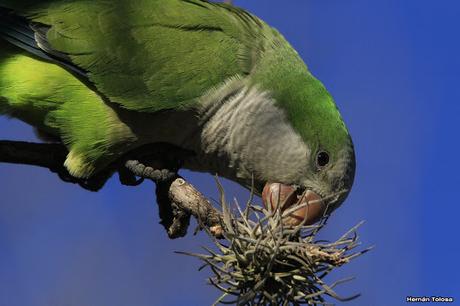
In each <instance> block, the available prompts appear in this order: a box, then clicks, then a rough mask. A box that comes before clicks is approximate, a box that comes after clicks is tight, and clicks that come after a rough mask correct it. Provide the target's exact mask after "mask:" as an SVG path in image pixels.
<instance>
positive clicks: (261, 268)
mask: <svg viewBox="0 0 460 306" xmlns="http://www.w3.org/2000/svg"><path fill="white" fill-rule="evenodd" d="M218 187H219V190H220V205H221V207H222V238H223V239H222V240H218V239H216V238H215V232H214V231H212V230H210V229H207V228H205V230H206V232H207V233H208V235H209V236H210V237H211V239H212V241H213V242H214V244H215V249H214V250H213V249H211V248H207V247H204V249H205V251H206V254H196V253H186V252H179V253H181V254H186V255H190V256H194V257H196V258H198V259H200V260H201V261H202V262H203V266H202V267H201V268H200V270H201V269H203V268H205V267H209V268H210V270H211V271H212V273H213V275H212V276H211V277H209V279H208V280H209V282H210V284H212V285H214V286H215V287H216V288H217V289H219V290H220V291H222V295H221V296H220V297H219V298H218V299H217V300H216V301H215V303H214V305H217V304H237V305H300V304H308V305H331V304H328V303H327V302H326V300H325V297H326V296H330V297H332V298H335V299H337V300H339V301H348V300H352V299H354V298H356V297H358V296H359V294H356V295H353V296H350V297H346V298H343V297H340V296H339V295H337V294H336V293H335V291H334V287H336V286H337V285H339V284H341V283H344V282H346V281H349V280H352V279H353V278H347V279H343V280H339V281H336V282H335V283H333V284H330V285H328V284H326V282H325V281H324V277H325V276H326V275H328V274H329V273H330V272H331V271H332V270H334V268H337V267H340V266H342V265H344V264H346V263H348V262H350V261H351V260H352V259H354V258H356V257H358V256H360V255H362V254H364V253H365V252H367V251H369V250H370V249H371V248H367V249H365V250H361V251H355V252H354V251H353V250H354V249H355V248H356V247H357V246H358V245H359V243H358V235H357V232H356V231H357V229H358V227H359V226H360V225H361V224H362V223H363V222H361V223H359V224H358V225H356V226H355V227H353V228H352V229H350V230H349V231H348V232H346V233H345V234H344V235H343V236H342V237H340V238H339V239H338V240H337V241H335V242H325V241H316V239H315V238H316V236H317V234H318V232H319V231H320V230H321V229H322V228H323V227H324V226H325V225H326V222H327V219H328V215H326V214H325V215H324V216H323V218H322V219H321V220H320V221H319V222H318V223H316V224H314V225H304V223H302V222H301V223H300V224H299V225H297V226H292V225H287V224H289V223H286V222H283V220H285V219H286V218H289V217H290V216H291V215H292V214H293V213H295V212H296V211H298V209H299V208H301V207H300V206H295V207H290V208H287V209H285V210H284V211H282V209H280V208H279V207H283V205H277V207H276V208H273V207H272V206H271V205H265V206H267V207H262V206H259V205H256V204H254V203H253V201H252V198H253V197H252V195H251V197H250V199H249V201H248V202H247V205H246V208H245V209H244V210H243V209H242V208H241V206H240V205H239V204H238V202H237V201H236V200H235V202H234V206H235V207H236V209H234V210H233V211H232V209H231V207H230V205H229V204H228V203H227V202H226V199H225V196H224V191H223V188H222V186H221V185H220V184H219V183H218ZM308 204H309V203H306V204H303V205H308ZM305 218H306V217H305Z"/></svg>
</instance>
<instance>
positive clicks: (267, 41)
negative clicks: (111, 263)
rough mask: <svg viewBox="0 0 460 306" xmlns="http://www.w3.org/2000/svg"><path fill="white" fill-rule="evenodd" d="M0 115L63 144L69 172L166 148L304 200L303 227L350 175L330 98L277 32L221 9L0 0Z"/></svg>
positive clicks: (80, 173) (140, 1)
mask: <svg viewBox="0 0 460 306" xmlns="http://www.w3.org/2000/svg"><path fill="white" fill-rule="evenodd" d="M0 114H3V115H7V116H11V117H15V118H18V119H20V120H23V121H24V122H27V123H29V124H31V125H32V126H34V127H35V128H36V129H37V130H38V131H40V133H41V134H46V135H50V136H51V137H53V139H55V140H58V141H60V142H62V143H63V144H65V146H66V147H67V148H68V151H69V154H68V156H67V158H66V160H65V167H66V168H67V169H68V171H69V173H70V174H71V175H72V176H75V177H78V178H89V177H92V176H93V175H95V174H97V173H98V172H100V171H102V170H103V169H104V168H106V167H107V166H108V165H110V164H111V163H113V162H114V161H116V160H117V159H119V158H122V157H123V156H124V155H126V154H127V153H129V152H130V151H132V150H135V149H136V148H139V147H141V146H143V145H146V144H155V143H166V144H171V145H174V146H176V147H178V148H181V149H184V150H188V151H190V152H193V155H191V156H190V157H189V158H187V159H186V160H184V161H183V167H184V168H187V169H190V170H193V171H200V172H208V173H212V174H218V175H219V176H223V177H226V178H228V179H230V180H233V181H236V182H238V183H240V184H241V185H243V186H246V187H251V186H252V185H254V186H255V188H256V190H257V191H258V193H261V192H262V189H263V187H262V186H264V185H265V184H267V185H265V186H268V189H267V193H266V196H267V197H271V196H273V193H274V192H275V191H277V192H279V193H280V194H279V196H280V197H281V198H286V197H287V192H288V191H289V192H291V191H292V190H294V191H295V192H296V195H297V200H298V197H299V196H300V194H303V196H304V197H305V198H306V199H307V200H316V202H317V203H319V204H317V205H318V207H317V208H318V209H316V210H312V211H313V212H312V213H311V216H309V217H308V218H309V219H310V221H313V220H316V219H317V217H318V216H319V215H321V214H322V213H323V212H324V206H325V204H324V202H325V201H323V200H325V199H328V202H329V204H328V205H329V206H330V207H331V209H335V208H337V207H338V206H339V205H340V204H341V203H342V202H343V201H344V199H345V198H346V196H347V194H348V192H349V190H350V188H351V186H352V183H353V179H354V173H355V154H354V148H353V144H352V140H351V137H350V135H349V132H348V130H347V128H346V126H345V124H344V122H343V120H342V118H341V115H340V113H339V111H338V109H337V107H336V105H335V103H334V101H333V99H332V97H331V95H330V94H329V93H328V91H327V90H326V89H325V87H324V86H323V85H322V83H321V82H320V81H318V80H317V79H316V78H315V77H313V76H312V74H311V73H310V72H309V70H308V68H307V66H306V65H305V63H304V62H303V61H302V59H301V58H300V56H299V54H298V53H297V52H296V51H295V50H294V49H293V48H292V47H291V46H290V44H289V43H288V42H287V41H286V40H285V38H284V37H283V36H282V35H281V34H280V33H279V32H277V31H276V30H275V29H274V28H272V27H270V26H269V25H267V24H266V23H265V22H263V21H262V20H260V19H259V18H257V17H256V16H254V15H251V14H250V13H248V12H246V11H245V10H243V9H240V8H236V7H234V6H232V5H229V4H225V3H213V2H209V1H205V0H118V1H106V0H92V1H87V0H43V1H33V0H14V1H13V0H0ZM274 184H277V185H274ZM274 186H275V187H274ZM276 186H277V187H276ZM270 191H272V192H271V193H270ZM269 200H270V199H269Z"/></svg>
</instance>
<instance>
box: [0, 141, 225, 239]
mask: <svg viewBox="0 0 460 306" xmlns="http://www.w3.org/2000/svg"><path fill="white" fill-rule="evenodd" d="M67 154H68V150H67V148H66V147H65V146H64V145H62V144H59V143H52V144H44V143H30V142H20V141H6V140H5V141H0V163H14V164H25V165H32V166H38V167H43V168H47V169H49V170H50V171H52V172H54V173H56V174H58V175H59V177H60V178H61V179H62V180H63V181H65V182H70V183H74V184H78V185H80V186H81V187H83V188H85V189H87V190H91V191H98V190H100V189H101V188H102V187H103V186H104V184H105V182H106V181H107V180H108V179H109V178H110V177H111V176H112V174H113V173H114V172H118V173H119V175H120V181H121V182H122V183H123V184H124V185H129V186H136V185H138V184H139V183H141V182H142V180H136V179H135V176H139V177H142V178H143V179H144V178H146V179H149V180H152V181H154V182H155V184H156V187H157V188H156V194H157V202H158V204H159V210H160V218H161V223H162V224H163V225H164V226H165V228H166V230H167V232H168V235H169V237H170V238H177V237H183V236H185V234H186V233H187V228H188V226H189V222H190V216H192V215H193V216H194V217H195V218H197V220H198V221H199V223H200V224H201V225H203V226H206V227H209V228H211V230H212V231H213V232H214V234H215V235H216V236H220V234H221V227H220V215H219V213H218V212H217V211H216V210H215V209H214V208H213V207H212V205H211V203H210V202H209V201H208V200H207V199H206V198H205V197H204V196H203V195H202V194H201V193H200V192H199V191H198V190H196V189H195V188H194V187H193V186H192V185H191V184H189V183H187V182H186V181H185V180H184V179H183V178H182V177H180V176H178V174H177V171H178V170H179V168H180V165H181V161H182V160H183V159H185V158H187V157H188V156H190V155H191V154H192V153H191V152H187V151H184V150H180V149H178V148H176V147H173V146H171V145H168V144H163V143H160V144H155V145H146V146H143V147H141V148H138V149H136V150H134V151H132V152H130V153H129V154H128V155H127V156H125V157H124V158H123V159H122V160H126V161H125V162H124V163H123V162H122V161H118V162H116V163H114V164H112V165H110V166H109V167H107V169H105V170H104V171H102V172H99V173H97V174H96V175H94V176H93V177H91V178H88V179H80V178H76V177H73V176H72V175H70V173H69V172H68V171H67V169H66V168H65V167H64V161H65V159H66V156H67Z"/></svg>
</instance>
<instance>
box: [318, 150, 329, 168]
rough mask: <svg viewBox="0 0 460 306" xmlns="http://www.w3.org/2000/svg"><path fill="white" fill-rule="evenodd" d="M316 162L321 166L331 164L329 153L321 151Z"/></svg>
mask: <svg viewBox="0 0 460 306" xmlns="http://www.w3.org/2000/svg"><path fill="white" fill-rule="evenodd" d="M316 164H317V165H318V167H320V168H322V167H325V166H327V164H329V154H327V152H324V151H321V152H319V153H318V155H317V156H316Z"/></svg>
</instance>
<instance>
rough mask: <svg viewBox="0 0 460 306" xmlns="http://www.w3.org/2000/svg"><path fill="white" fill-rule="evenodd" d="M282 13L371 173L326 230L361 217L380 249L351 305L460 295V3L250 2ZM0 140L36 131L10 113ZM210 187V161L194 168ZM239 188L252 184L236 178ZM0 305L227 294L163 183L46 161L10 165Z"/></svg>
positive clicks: (3, 184) (126, 302) (3, 210)
mask: <svg viewBox="0 0 460 306" xmlns="http://www.w3.org/2000/svg"><path fill="white" fill-rule="evenodd" d="M236 4H237V5H239V6H242V7H245V8H247V9H248V10H249V11H251V12H253V13H255V14H256V15H258V16H259V17H261V18H263V19H264V20H265V21H267V22H268V23H269V24H271V25H273V26H275V27H276V28H277V29H278V30H279V31H280V32H282V33H283V34H284V35H285V36H286V38H287V39H288V40H289V41H290V42H291V43H292V44H293V46H294V47H295V48H296V49H297V50H298V51H299V53H300V55H301V56H302V58H303V59H304V60H305V61H306V63H307V64H308V66H309V67H310V70H311V71H312V72H313V74H314V75H316V76H317V77H318V78H319V79H320V80H321V81H323V83H324V84H325V85H326V87H327V88H328V89H329V91H330V92H331V93H332V95H333V96H334V97H335V99H336V102H337V104H338V106H339V108H340V110H341V112H342V114H343V117H344V118H345V121H346V123H347V125H348V126H349V129H350V131H351V133H352V135H353V138H354V142H355V145H356V150H357V165H358V169H357V177H356V183H355V186H354V189H353V191H352V193H351V195H350V197H349V198H348V200H347V201H346V203H345V204H344V205H343V206H342V207H341V208H340V209H339V210H338V211H337V212H336V213H335V214H334V215H333V216H332V218H331V219H330V222H329V225H328V227H327V229H325V231H324V233H323V237H326V238H329V239H334V238H337V237H338V236H339V235H340V234H341V233H342V232H344V231H346V230H347V229H348V228H350V227H352V226H353V225H355V224H356V223H358V222H359V221H361V220H366V221H367V222H366V224H365V225H364V226H363V228H362V229H361V231H360V234H361V239H362V241H363V243H364V244H365V245H373V244H375V245H376V249H375V250H373V251H372V252H371V253H368V254H366V255H365V256H363V257H361V258H358V259H357V260H356V261H355V262H353V263H351V264H349V265H348V266H347V267H344V268H341V269H340V270H338V271H337V273H335V274H333V275H332V276H331V277H330V278H329V280H330V281H333V280H334V279H338V278H341V277H344V276H356V277H357V278H356V280H355V281H353V282H351V283H348V284H345V285H343V286H342V287H340V288H338V292H339V293H342V294H344V295H347V294H352V293H356V292H361V293H362V297H361V298H360V299H358V300H355V301H352V302H350V303H348V304H349V305H373V306H387V305H404V304H405V297H406V296H407V295H444V296H454V297H456V298H457V302H456V303H454V304H459V305H460V293H459V292H460V290H459V288H460V276H459V273H460V269H459V267H460V266H459V264H458V258H460V245H459V243H458V230H457V226H458V221H457V215H459V214H460V201H459V199H458V197H459V195H458V183H459V179H458V176H459V173H460V169H459V165H458V161H457V158H458V155H459V149H460V145H459V136H458V132H459V128H458V121H459V120H458V119H459V115H460V112H459V111H460V103H459V98H460V94H459V90H458V87H459V83H460V82H459V81H460V77H459V75H460V74H459V71H460V69H459V68H460V56H459V54H460V43H459V41H460V40H459V29H460V21H458V20H459V19H458V16H460V3H459V2H458V1H454V0H444V1H436V2H435V1H427V0H418V1H400V0H385V1H367V0H349V1H344V0H330V1H305V0H287V1H279V0H278V1H275V0H263V1H262V0H253V1H249V0H240V1H236ZM0 138H2V139H22V140H24V139H25V140H30V139H34V136H33V133H32V130H31V128H30V127H27V126H25V125H24V124H22V123H20V122H17V121H14V120H7V119H5V118H0ZM183 174H184V176H185V177H187V178H188V179H189V180H190V181H191V182H193V183H194V184H195V185H196V186H197V187H199V188H200V189H201V190H203V191H205V193H206V194H208V195H210V196H216V188H215V185H214V182H213V178H212V177H211V176H210V175H204V174H195V173H190V172H184V173H183ZM225 186H226V190H227V194H228V195H229V196H237V197H238V198H239V199H241V200H242V201H243V200H245V198H246V192H245V191H243V190H242V188H240V187H239V186H237V185H235V184H233V183H230V182H226V183H225ZM0 192H1V197H0V306H82V305H84V306H105V305H107V306H151V305H210V304H211V302H212V301H213V300H214V298H215V297H216V296H217V293H216V292H215V291H214V289H212V288H211V287H210V286H208V285H206V284H205V277H206V276H207V275H208V274H207V273H206V272H197V271H196V269H197V268H198V266H199V263H198V262H197V261H196V260H194V259H192V258H187V257H183V256H180V255H176V254H174V253H173V251H175V250H187V251H197V250H199V246H200V245H205V244H207V243H208V241H207V239H206V237H205V236H204V235H198V236H196V237H193V236H191V235H190V236H189V237H187V238H184V239H180V240H175V241H170V240H168V239H167V237H166V234H165V232H164V230H163V228H162V227H161V225H159V224H158V222H159V219H158V211H157V207H156V203H155V198H154V187H153V186H152V185H151V184H148V183H145V184H143V185H142V186H140V187H136V188H128V187H123V186H120V184H119V183H118V181H117V179H112V180H111V181H110V182H109V184H108V185H107V186H106V187H105V188H104V189H103V190H102V191H101V192H99V193H90V192H86V191H83V190H80V189H79V188H78V187H76V186H73V185H69V184H64V183H62V182H60V181H59V179H58V178H57V177H56V176H54V175H52V174H50V173H49V172H48V171H47V170H43V169H38V168H32V167H26V166H16V165H4V164H1V165H0Z"/></svg>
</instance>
